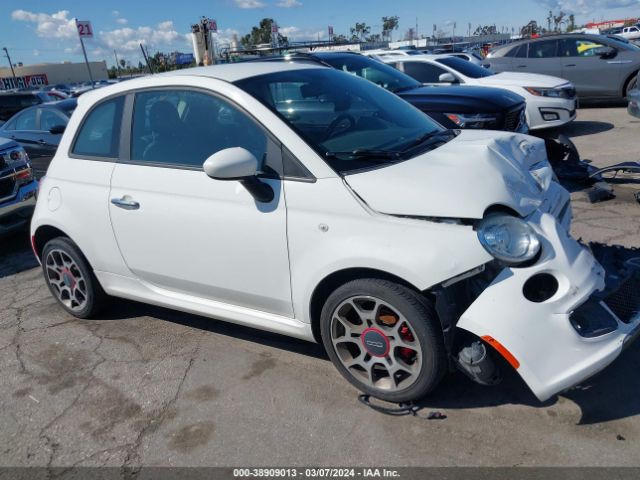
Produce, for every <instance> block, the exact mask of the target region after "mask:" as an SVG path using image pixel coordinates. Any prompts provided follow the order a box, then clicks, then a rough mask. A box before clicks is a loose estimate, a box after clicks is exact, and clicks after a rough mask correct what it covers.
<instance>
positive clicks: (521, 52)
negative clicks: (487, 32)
mask: <svg viewBox="0 0 640 480" xmlns="http://www.w3.org/2000/svg"><path fill="white" fill-rule="evenodd" d="M528 52H529V44H528V43H523V44H522V45H520V46H519V47H518V48H517V49H516V51H515V52H514V54H513V56H514V57H515V58H527V55H528Z"/></svg>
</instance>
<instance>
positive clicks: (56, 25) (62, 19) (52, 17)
mask: <svg viewBox="0 0 640 480" xmlns="http://www.w3.org/2000/svg"><path fill="white" fill-rule="evenodd" d="M11 18H12V19H13V20H17V21H20V22H29V23H35V24H36V33H37V35H38V36H39V37H43V38H73V37H76V36H77V35H78V34H77V33H76V24H75V21H74V19H73V18H69V11H68V10H60V11H59V12H56V13H54V14H48V13H33V12H28V11H26V10H14V11H13V12H11Z"/></svg>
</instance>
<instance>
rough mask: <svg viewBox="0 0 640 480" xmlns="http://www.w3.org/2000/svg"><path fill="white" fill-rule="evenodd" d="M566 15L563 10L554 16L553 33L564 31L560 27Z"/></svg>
mask: <svg viewBox="0 0 640 480" xmlns="http://www.w3.org/2000/svg"><path fill="white" fill-rule="evenodd" d="M565 15H566V14H565V13H564V12H563V11H562V10H561V11H560V13H559V14H558V15H554V16H553V31H554V32H557V31H562V29H561V28H560V25H561V23H562V21H563V20H564V17H565Z"/></svg>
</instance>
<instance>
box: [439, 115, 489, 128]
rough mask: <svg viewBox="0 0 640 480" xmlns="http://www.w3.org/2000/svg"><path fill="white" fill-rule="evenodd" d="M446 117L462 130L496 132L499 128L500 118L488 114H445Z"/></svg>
mask: <svg viewBox="0 0 640 480" xmlns="http://www.w3.org/2000/svg"><path fill="white" fill-rule="evenodd" d="M444 115H445V117H447V118H448V119H449V120H451V121H452V122H453V123H455V124H456V125H457V126H459V127H460V128H481V129H485V130H492V129H493V130H495V129H496V128H498V117H496V116H495V115H491V114H486V113H477V114H473V113H445V114H444Z"/></svg>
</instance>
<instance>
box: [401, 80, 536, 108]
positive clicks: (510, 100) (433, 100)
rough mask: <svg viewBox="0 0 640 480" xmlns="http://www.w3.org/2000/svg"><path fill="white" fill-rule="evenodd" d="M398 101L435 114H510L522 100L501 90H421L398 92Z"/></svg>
mask: <svg viewBox="0 0 640 480" xmlns="http://www.w3.org/2000/svg"><path fill="white" fill-rule="evenodd" d="M397 95H399V96H400V97H401V98H403V99H404V100H406V101H407V102H409V103H411V104H413V105H415V106H416V107H418V108H420V109H421V110H424V109H428V110H429V111H436V112H454V113H465V112H477V113H484V112H491V113H494V112H500V111H503V110H512V109H514V108H516V107H518V106H519V105H521V104H522V103H524V101H525V100H524V98H523V97H521V96H520V95H518V94H516V93H513V92H510V91H509V90H505V89H503V88H491V87H474V86H471V85H469V86H465V87H464V88H463V87H460V86H453V87H449V86H437V85H436V86H424V87H417V88H412V89H410V90H404V91H401V92H398V93H397Z"/></svg>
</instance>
